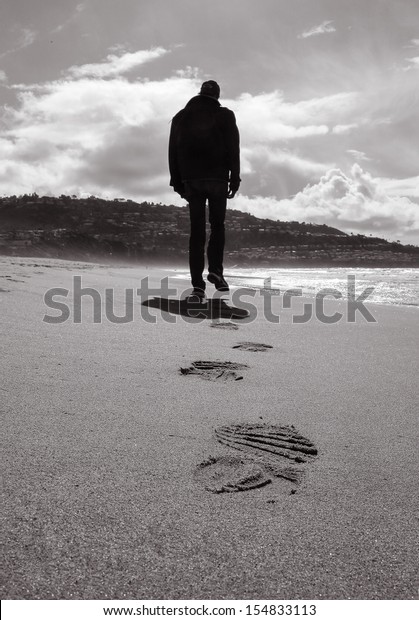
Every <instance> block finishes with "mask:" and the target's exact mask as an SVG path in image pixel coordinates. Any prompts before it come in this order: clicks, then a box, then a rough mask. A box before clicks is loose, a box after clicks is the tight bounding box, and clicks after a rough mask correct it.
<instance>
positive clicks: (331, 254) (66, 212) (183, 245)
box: [0, 194, 419, 267]
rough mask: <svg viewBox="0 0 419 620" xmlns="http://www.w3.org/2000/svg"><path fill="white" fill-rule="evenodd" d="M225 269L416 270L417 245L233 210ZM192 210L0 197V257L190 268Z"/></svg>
mask: <svg viewBox="0 0 419 620" xmlns="http://www.w3.org/2000/svg"><path fill="white" fill-rule="evenodd" d="M226 230H227V239H226V251H225V264H226V266H232V265H237V266H241V267H246V266H251V265H265V266H268V265H269V266H273V267H275V266H291V265H292V266H308V265H310V266H311V265H315V266H320V267H327V266H342V267H344V266H345V267H346V266H347V267H353V266H364V267H418V266H419V247H417V246H412V245H402V244H400V243H399V242H393V243H391V242H388V241H385V240H383V239H379V238H378V237H372V236H365V235H354V234H347V233H344V232H342V231H340V230H337V229H336V228H331V227H330V226H326V225H321V224H308V223H305V222H303V223H299V222H283V221H273V220H268V219H260V218H257V217H254V216H253V215H249V214H247V213H242V212H241V211H237V210H234V209H231V208H229V209H228V210H227V218H226ZM188 238H189V211H188V208H187V207H176V206H173V205H163V204H155V203H149V202H142V203H137V202H134V201H132V200H124V199H122V198H120V199H115V200H104V199H100V198H96V197H94V196H90V197H89V198H77V197H76V196H64V195H61V196H60V197H50V196H38V195H37V194H31V195H24V196H10V197H5V198H0V254H3V255H9V256H10V255H11V256H33V257H54V258H67V259H74V260H80V259H84V260H105V259H107V260H112V261H114V260H117V261H123V262H128V261H130V262H144V261H147V262H148V263H152V262H155V263H164V264H176V265H179V264H186V262H187V251H188Z"/></svg>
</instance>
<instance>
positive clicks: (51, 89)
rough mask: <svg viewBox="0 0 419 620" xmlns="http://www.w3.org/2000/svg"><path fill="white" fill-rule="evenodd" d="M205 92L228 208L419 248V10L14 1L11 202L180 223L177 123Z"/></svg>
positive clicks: (2, 186) (1, 59) (385, 0)
mask: <svg viewBox="0 0 419 620" xmlns="http://www.w3.org/2000/svg"><path fill="white" fill-rule="evenodd" d="M207 79H215V80H216V81H217V82H218V83H219V84H220V87H221V98H220V102H221V104H222V105H224V106H226V107H228V108H230V109H231V110H233V111H234V113H235V115H236V119H237V124H238V127H239V130H240V139H241V178H242V184H241V187H240V191H239V193H238V194H237V195H236V197H235V198H234V200H232V201H229V207H230V208H236V209H240V210H242V211H246V212H248V213H252V214H253V215H256V216H258V217H263V218H270V219H274V220H295V221H300V222H313V223H319V224H328V225H330V226H334V227H337V228H339V229H341V230H344V231H345V232H353V233H355V234H357V233H361V234H366V235H371V234H372V235H374V236H379V237H383V238H386V239H390V240H398V239H400V240H401V241H402V242H403V243H414V244H416V245H418V244H419V2H418V0H211V2H208V1H206V2H204V1H202V0H82V1H77V0H2V1H1V4H0V196H7V195H20V194H24V193H32V192H36V193H38V194H40V195H41V194H46V195H60V194H66V195H76V196H89V195H95V196H100V197H104V198H110V199H112V198H126V199H132V200H136V201H143V200H148V201H152V202H157V203H158V202H162V203H163V204H174V205H178V206H181V205H184V204H185V202H184V201H183V200H182V199H181V198H180V197H179V196H178V195H177V194H175V193H174V192H173V190H172V188H171V187H169V172H168V164H167V143H168V136H169V132H170V121H171V118H172V117H173V116H174V115H175V114H176V112H177V111H178V110H180V109H181V108H183V107H184V106H185V104H186V103H187V102H188V101H189V99H191V98H192V97H193V96H195V95H196V94H197V93H198V92H199V88H200V85H201V83H202V82H203V81H205V80H207Z"/></svg>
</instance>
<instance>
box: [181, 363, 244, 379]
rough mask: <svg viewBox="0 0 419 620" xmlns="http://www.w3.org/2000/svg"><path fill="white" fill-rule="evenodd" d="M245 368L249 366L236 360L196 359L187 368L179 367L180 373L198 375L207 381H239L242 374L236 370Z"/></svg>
mask: <svg viewBox="0 0 419 620" xmlns="http://www.w3.org/2000/svg"><path fill="white" fill-rule="evenodd" d="M245 368H249V367H248V366H247V364H238V363H236V362H213V361H197V362H192V365H191V366H189V368H181V369H180V373H181V374H182V375H198V376H200V377H202V379H207V380H209V381H239V380H240V379H243V376H242V375H240V374H239V373H237V372H236V371H237V370H243V369H245Z"/></svg>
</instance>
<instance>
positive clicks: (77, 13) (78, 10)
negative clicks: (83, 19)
mask: <svg viewBox="0 0 419 620" xmlns="http://www.w3.org/2000/svg"><path fill="white" fill-rule="evenodd" d="M85 9H86V5H85V4H83V3H80V4H78V5H77V6H76V8H75V9H74V12H73V14H72V15H71V16H70V17H69V18H68V19H66V20H65V21H64V22H63V23H62V24H59V25H58V26H57V27H56V28H54V29H53V30H51V33H50V34H56V33H57V32H61V31H62V30H64V28H66V27H67V26H69V25H70V24H71V23H73V22H74V21H76V20H77V19H78V17H79V16H80V15H81V13H83V11H84V10H85Z"/></svg>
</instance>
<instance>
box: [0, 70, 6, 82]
mask: <svg viewBox="0 0 419 620" xmlns="http://www.w3.org/2000/svg"><path fill="white" fill-rule="evenodd" d="M0 82H7V75H6V73H5V71H2V70H0Z"/></svg>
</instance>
